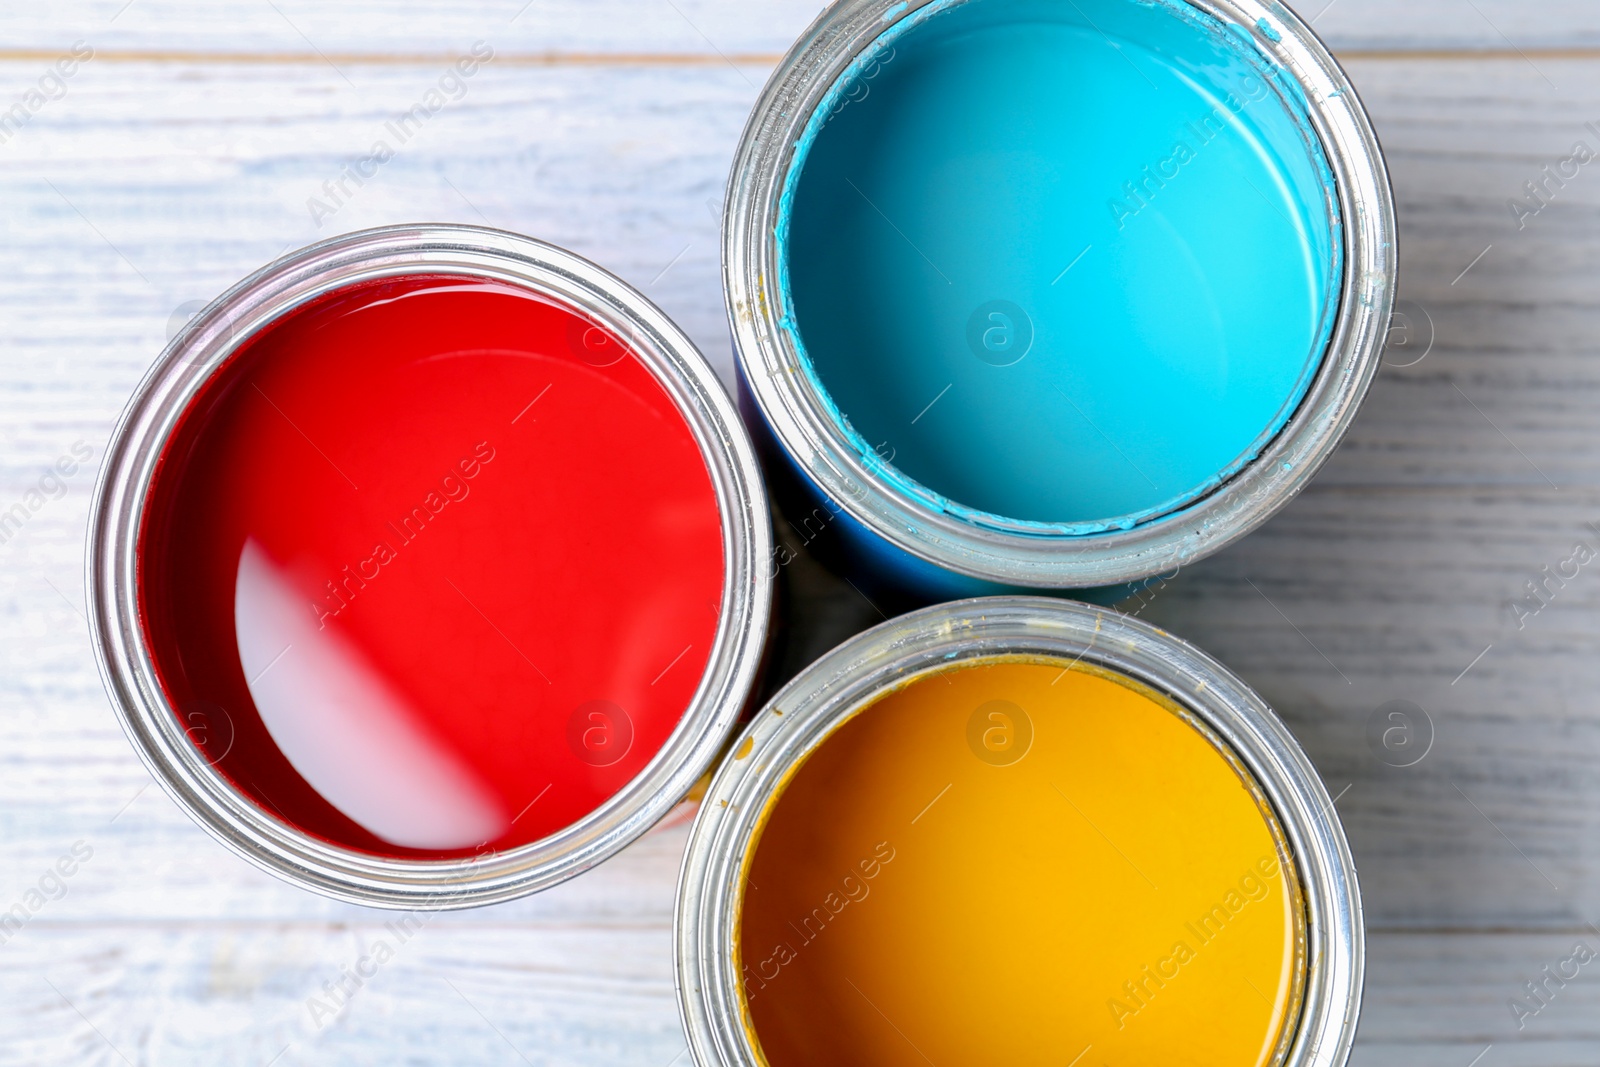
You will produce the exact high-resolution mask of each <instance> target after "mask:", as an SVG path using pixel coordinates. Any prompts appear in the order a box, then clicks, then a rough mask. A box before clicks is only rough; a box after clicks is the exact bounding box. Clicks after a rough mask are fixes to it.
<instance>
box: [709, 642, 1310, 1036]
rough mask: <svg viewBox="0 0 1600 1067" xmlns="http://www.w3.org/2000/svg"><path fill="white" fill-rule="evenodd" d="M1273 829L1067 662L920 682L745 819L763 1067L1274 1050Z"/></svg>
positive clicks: (1293, 970)
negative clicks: (760, 821)
mask: <svg viewBox="0 0 1600 1067" xmlns="http://www.w3.org/2000/svg"><path fill="white" fill-rule="evenodd" d="M1287 856H1288V853H1287V849H1286V846H1285V843H1284V841H1283V838H1282V832H1281V830H1280V829H1279V827H1278V825H1277V821H1276V819H1275V818H1274V817H1273V815H1272V814H1271V811H1270V808H1269V807H1268V806H1267V804H1266V802H1265V800H1264V798H1263V797H1262V796H1261V794H1260V792H1259V790H1257V789H1256V788H1255V787H1254V785H1253V783H1252V782H1251V780H1250V779H1249V778H1248V777H1246V775H1245V774H1244V773H1243V772H1242V770H1241V768H1240V767H1239V766H1238V764H1237V763H1236V761H1235V760H1234V759H1233V758H1232V757H1231V756H1230V755H1229V754H1227V753H1226V752H1225V751H1224V750H1223V749H1222V748H1221V747H1220V746H1219V743H1218V742H1216V741H1215V740H1214V738H1213V737H1212V735H1210V734H1209V733H1208V732H1205V731H1204V730H1202V729H1201V728H1199V727H1198V726H1196V725H1195V723H1194V722H1193V721H1192V720H1191V719H1190V718H1189V717H1188V716H1187V715H1186V714H1185V713H1182V712H1181V711H1180V710H1179V709H1178V708H1177V706H1176V705H1173V704H1170V703H1169V702H1167V701H1166V700H1164V699H1162V698H1158V697H1156V696H1155V695H1154V694H1153V693H1151V692H1150V691H1148V690H1145V689H1143V688H1141V687H1137V686H1136V684H1134V683H1131V682H1129V681H1128V680H1126V679H1123V678H1121V677H1120V676H1117V675H1111V674H1105V673H1100V672H1099V671H1097V670H1093V669H1089V668H1086V667H1084V666H1083V665H1081V664H1077V665H1074V664H1068V663H1065V662H1057V661H1052V660H1035V659H1023V658H1017V657H1009V658H995V659H989V660H983V661H978V662H977V663H975V664H972V665H965V666H961V667H956V668H952V669H950V670H947V671H943V672H939V673H935V674H931V675H924V676H922V677H920V678H918V679H915V680H913V681H912V682H911V683H910V684H908V685H906V686H905V687H903V688H901V689H899V690H897V691H894V692H892V693H890V694H888V695H886V696H883V697H881V698H879V699H877V700H876V701H875V702H873V703H871V704H869V705H868V706H867V707H866V708H865V709H864V710H862V711H860V712H858V713H857V714H856V715H855V716H854V717H852V718H851V719H849V720H847V721H846V722H845V723H844V724H843V725H841V726H839V727H838V728H837V729H836V730H835V731H834V732H833V734H832V735H830V736H829V737H828V738H827V739H826V740H824V741H823V742H822V744H821V746H820V747H819V748H817V749H816V750H815V751H814V752H813V753H812V754H811V756H810V757H809V758H808V759H807V760H806V761H805V762H804V763H802V764H801V765H800V766H799V768H798V770H796V771H795V772H794V773H793V774H792V776H791V777H790V779H789V781H788V782H787V783H786V786H785V788H784V789H783V791H782V792H781V793H780V794H779V795H778V797H777V799H776V800H775V801H773V802H772V803H771V804H770V806H769V808H768V810H767V812H766V813H765V823H764V825H763V828H762V830H761V832H760V836H759V837H758V839H757V841H756V844H755V847H754V849H753V850H752V856H751V859H750V860H749V862H748V865H747V868H746V881H745V886H744V892H743V898H742V904H741V914H740V919H739V939H738V953H739V960H738V963H739V965H740V968H741V971H740V973H741V974H742V975H743V979H744V981H743V992H744V995H745V998H746V1008H747V1021H748V1024H749V1026H750V1029H751V1032H752V1034H753V1036H754V1038H755V1040H756V1042H757V1043H758V1045H759V1048H760V1050H761V1052H762V1054H763V1056H764V1058H765V1061H766V1062H767V1063H768V1064H770V1065H771V1067H799V1065H802V1064H818V1063H829V1064H860V1065H868V1064H873V1065H879V1067H884V1065H905V1067H914V1065H917V1064H926V1063H929V1062H932V1063H936V1064H940V1065H941V1067H945V1065H949V1067H966V1065H977V1064H989V1063H1005V1064H1017V1065H1033V1064H1038V1065H1041V1067H1042V1065H1046V1064H1049V1065H1055V1067H1060V1065H1063V1064H1068V1063H1073V1062H1074V1061H1077V1060H1078V1059H1079V1058H1080V1057H1083V1056H1084V1053H1085V1050H1086V1049H1090V1050H1092V1052H1091V1053H1090V1054H1089V1055H1088V1057H1087V1058H1084V1059H1082V1062H1086V1063H1094V1064H1099V1065H1103V1067H1148V1065H1150V1064H1179V1063H1184V1064H1191V1063H1192V1064H1231V1065H1242V1067H1259V1065H1266V1064H1271V1063H1275V1062H1278V1061H1279V1060H1280V1059H1281V1056H1282V1053H1283V1051H1284V1049H1285V1048H1286V1046H1287V1042H1288V1040H1289V1039H1290V1038H1291V1037H1292V1029H1293V1026H1292V1024H1293V1020H1294V1019H1295V1017H1296V1015H1297V1013H1298V1011H1299V1006H1300V1000H1301V996H1302V990H1303V984H1304V968H1305V964H1304V959H1303V948H1302V945H1303V936H1304V934H1303V930H1304V918H1303V914H1304V913H1303V905H1302V902H1301V896H1300V892H1299V888H1298V884H1297V883H1296V882H1295V881H1294V877H1295V876H1294V873H1293V868H1292V866H1291V865H1290V863H1289V862H1288V861H1287Z"/></svg>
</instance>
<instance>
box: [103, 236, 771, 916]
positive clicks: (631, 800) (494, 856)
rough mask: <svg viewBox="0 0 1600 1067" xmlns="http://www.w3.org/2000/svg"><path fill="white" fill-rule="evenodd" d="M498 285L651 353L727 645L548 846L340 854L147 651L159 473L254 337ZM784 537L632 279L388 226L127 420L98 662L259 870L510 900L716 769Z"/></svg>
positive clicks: (332, 258) (154, 381)
mask: <svg viewBox="0 0 1600 1067" xmlns="http://www.w3.org/2000/svg"><path fill="white" fill-rule="evenodd" d="M430 272H433V273H457V274H465V275H477V276H482V277H488V278H495V279H498V280H502V281H505V282H508V283H510V284H513V285H516V286H519V287H522V288H527V289H532V290H535V291H539V292H543V293H545V294H547V295H549V296H551V297H554V298H555V299H557V300H559V301H561V302H563V303H565V304H568V305H570V306H574V307H577V308H580V309H582V310H583V311H584V312H586V313H587V314H589V315H591V316H593V317H594V318H595V319H596V321H599V322H602V323H604V324H606V325H607V327H608V328H611V329H613V330H615V331H616V332H617V333H619V334H620V335H621V336H623V337H625V338H626V339H627V340H628V342H629V343H630V344H631V345H632V346H633V347H634V349H635V350H636V351H637V352H638V354H639V357H640V358H641V360H642V361H644V362H645V363H646V365H647V366H648V368H649V369H650V370H651V371H652V373H653V374H654V376H655V377H656V378H657V380H658V381H660V382H661V384H662V385H663V387H664V388H666V389H667V390H668V392H669V394H670V395H671V396H672V397H673V400H674V402H675V403H676V405H677V407H678V409H679V410H680V411H681V412H682V413H683V416H684V418H685V421H686V422H687V423H688V424H689V426H690V427H691V429H692V431H693V432H694V434H695V436H696V438H697V440H698V442H699V445H700V450H701V454H702V455H703V456H704V457H705V461H706V466H707V469H708V472H709V473H710V475H711V478H712V482H713V486H714V489H715V492H716V495H717V499H718V505H719V509H720V510H721V513H722V536H723V557H724V583H725V584H724V588H723V597H722V604H721V609H720V614H719V620H718V625H717V631H716V637H715V641H714V644H713V647H712V650H711V653H710V658H709V661H708V664H707V668H706V671H705V674H704V675H703V676H702V678H701V682H700V685H699V687H698V688H697V689H696V691H695V694H694V696H693V698H692V699H691V701H690V704H689V706H688V708H687V709H686V710H685V711H684V714H683V717H682V719H681V720H680V722H679V724H678V726H677V727H676V728H675V729H674V731H673V732H672V734H671V735H670V737H669V738H668V740H667V742H666V744H665V745H664V746H663V747H662V749H661V750H660V751H659V752H658V753H657V754H656V756H655V758H654V759H652V760H651V762H650V763H649V764H648V765H647V766H646V767H645V769H644V770H643V771H641V772H640V774H639V775H638V776H636V777H635V778H634V779H633V781H632V782H630V783H629V784H628V786H627V787H625V788H624V789H623V790H622V791H621V792H619V793H618V794H616V795H615V796H613V797H612V798H611V799H610V800H608V801H607V802H606V803H605V804H603V805H601V806H600V807H599V808H597V809H596V810H595V811H594V812H591V813H590V814H589V815H588V816H586V817H585V818H583V819H581V820H579V821H578V822H577V823H574V824H573V825H571V826H568V827H565V828H563V829H562V830H561V831H559V832H557V833H556V834H553V835H551V836H549V837H546V838H543V839H541V840H539V841H536V842H533V843H531V844H528V845H524V846H520V847H518V848H514V849H508V850H505V851H503V852H497V853H485V854H480V855H476V856H473V857H470V858H463V859H456V860H443V861H421V860H415V861H414V860H397V859H391V858H386V857H380V856H373V855H368V854H365V853H360V852H356V851H354V850H350V849H345V848H341V847H338V846H334V845H330V844H328V843H326V842H323V841H321V840H319V839H316V838H314V837H312V836H311V835H308V834H305V833H303V832H301V831H299V830H297V829H294V828H291V827H288V826H287V825H285V824H283V823H282V822H280V821H278V820H277V819H274V818H271V817H269V816H267V815H265V813H263V812H262V810H261V809H260V808H259V807H258V806H257V805H256V804H255V803H254V802H253V801H251V800H250V799H249V798H247V797H245V796H244V795H243V794H242V793H241V792H239V791H238V790H237V789H236V788H235V787H233V786H232V785H231V784H230V783H229V782H227V781H226V779H224V778H223V777H222V776H221V775H220V774H219V773H218V772H217V771H216V770H215V769H214V768H212V767H210V766H209V765H208V764H207V763H206V761H205V759H204V758H203V757H202V756H201V755H200V753H199V752H198V750H197V749H196V748H195V747H194V745H193V744H192V743H190V741H189V739H188V738H187V737H186V736H185V734H184V731H183V728H182V726H181V725H180V723H179V720H178V717H177V715H176V714H175V712H174V711H173V710H172V709H171V707H170V706H169V705H168V703H167V701H166V698H165V696H164V694H163V693H162V690H161V687H160V685H159V683H158V682H157V679H156V675H155V670H154V666H153V663H152V661H151V657H150V654H149V651H148V650H147V649H146V648H145V647H144V642H143V637H142V633H141V630H140V625H139V612H138V603H137V587H136V584H135V579H136V572H137V559H136V548H137V538H138V532H139V525H140V520H141V516H142V509H143V504H144V498H145V494H146V492H147V490H148V486H149V483H150V476H151V473H152V471H153V469H154V465H155V462H156V460H157V458H158V457H159V454H160V451H161V449H162V447H163V446H164V444H165V442H166V440H167V437H168V435H169V434H170V432H171V431H172V429H173V427H174V426H175V424H176V422H177V420H178V418H179V416H180V415H181V414H182V412H183V411H184V409H185V408H186V406H187V404H188V402H189V401H190V400H191V399H192V398H193V397H194V395H195V394H196V393H197V392H198V390H199V389H200V387H201V386H202V385H203V383H204V382H205V381H206V380H207V379H208V378H209V376H210V375H211V373H212V372H213V371H214V370H215V369H216V368H217V367H218V366H219V365H220V364H221V363H222V362H223V361H224V360H226V358H227V357H228V356H229V355H230V354H231V353H232V352H233V351H234V350H235V349H236V348H237V347H238V345H239V344H240V343H242V342H243V340H245V339H246V338H248V337H250V336H252V335H253V334H254V333H256V332H257V331H258V330H260V329H261V328H262V327H263V326H265V325H266V324H268V323H269V322H271V321H272V320H273V319H275V318H276V317H278V316H280V315H282V314H284V313H286V312H288V311H289V310H292V309H293V308H295V307H298V306H300V305H301V304H303V303H305V302H306V301H308V300H310V299H313V298H315V297H317V296H319V295H322V294H323V293H326V292H328V291H330V290H332V289H336V288H340V287H342V286H345V285H349V284H352V283H355V282H359V281H364V280H369V279H373V278H381V277H389V276H395V275H403V274H415V273H430ZM771 552H772V531H771V525H770V519H769V515H768V511H767V502H766V492H765V488H764V486H763V483H762V480H761V476H760V468H759V466H758V464H757V461H756V458H755V453H754V450H753V448H752V446H751V443H750V440H749V438H748V436H747V434H746V433H745V431H744V427H743V424H742V423H741V422H740V421H739V416H738V413H737V411H736V409H735V407H734V405H733V403H732V401H731V400H730V399H729V397H728V395H727V393H726V392H725V390H724V388H723V386H722V384H721V382H720V381H719V380H718V379H717V376H716V374H715V372H714V371H713V370H712V369H711V366H710V364H709V363H707V362H706V360H705V357H704V356H703V355H701V354H700V352H699V351H698V350H697V349H696V347H695V346H694V343H693V342H692V341H690V340H689V338H688V337H687V336H686V335H685V334H684V333H683V332H682V331H681V330H680V329H678V327H677V326H676V325H674V324H673V323H672V321H671V320H670V319H668V318H667V316H666V315H665V313H663V312H662V311H661V310H660V309H659V308H657V307H656V306H655V305H654V304H652V303H651V302H650V301H649V300H648V299H647V298H645V297H644V296H643V295H642V294H640V293H639V292H637V291H636V290H634V289H633V288H632V287H631V286H629V285H628V284H627V283H626V282H624V281H622V280H621V279H620V278H617V277H616V276H615V275H613V274H610V273H609V272H607V271H605V270H603V269H602V268H600V267H598V266H596V265H595V264H593V263H590V262H589V261H588V260H585V259H583V258H581V257H580V256H577V255H575V254H574V253H571V252H568V251H566V250H564V249H560V248H557V247H555V246H553V245H549V244H546V243H544V242H541V241H537V240H534V239H533V238H529V237H524V236H522V235H519V234H514V233H509V232H505V231H500V230H491V229H487V228H482V227H476V226H463V225H446V224H427V225H411V226H390V227H382V228H378V229H372V230H364V231H359V232H356V233H351V234H346V235H343V236H339V237H334V238H331V239H329V240H326V241H322V242H319V243H317V244H314V245H311V246H308V247H306V248H303V249H300V250H298V251H296V252H292V253H289V254H288V255H286V256H284V257H282V258H280V259H278V260H276V261H274V262H272V263H270V264H268V265H267V266H265V267H263V268H261V269H260V270H258V271H256V272H255V273H253V274H251V275H250V276H249V277H247V278H245V279H243V280H242V281H240V282H239V283H237V284H236V285H234V286H233V287H232V288H230V289H229V290H228V291H227V292H225V293H223V294H222V295H221V296H219V297H218V298H217V299H216V300H214V301H213V302H212V303H211V304H210V305H208V306H207V307H206V308H205V309H203V310H202V311H201V312H200V313H199V314H198V315H197V316H196V317H195V318H194V320H192V321H191V322H190V323H189V325H188V326H187V327H186V328H185V329H184V330H182V331H181V332H180V333H179V334H178V335H177V336H176V337H174V338H173V340H172V342H171V343H170V344H169V345H168V346H167V348H166V350H165V351H164V352H163V353H162V355H161V357H160V359H159V360H158V361H157V362H156V364H155V365H154V366H153V367H152V368H151V370H150V371H149V373H148V374H147V375H146V376H145V378H144V380H143V381H142V382H141V383H140V385H139V387H138V389H137V390H136V391H135V393H134V395H133V398H132V399H131V400H130V401H129V403H128V406H127V407H126V409H125V410H124V411H123V413H122V416H121V418H120V419H119V420H118V423H117V426H116V429H115V431H114V432H113V434H112V437H111V442H110V445H109V447H108V448H107V451H106V461H105V464H104V466H103V468H102V470H101V473H100V477H99V480H98V484H97V485H96V488H95V496H94V503H93V506H92V510H91V517H90V523H89V531H88V538H87V549H86V554H85V555H86V559H85V566H86V577H85V585H86V589H87V593H88V607H89V620H90V631H91V637H92V643H93V645H94V649H95V657H96V660H97V662H98V664H99V668H100V673H101V678H102V680H103V682H104V684H105V687H106V692H107V694H108V695H109V696H110V698H111V703H112V705H113V708H114V709H115V711H116V713H117V716H118V719H119V720H120V722H121V724H122V727H123V729H124V731H125V732H126V734H127V735H128V739H129V741H130V742H131V743H132V745H133V747H134V750H135V751H136V752H137V753H138V754H139V756H140V758H141V760H142V761H143V762H144V764H145V766H146V768H147V769H148V770H149V771H150V773H151V775H152V776H153V777H154V778H155V779H156V780H157V781H158V782H160V783H161V785H162V786H163V788H165V789H166V791H167V792H168V794H169V795H170V796H171V797H172V798H173V800H174V801H176V802H177V803H178V805H179V807H181V808H183V809H184V810H185V811H187V812H188V813H189V815H190V816H191V817H192V818H194V819H195V821H196V822H198V823H199V824H200V826H201V827H202V828H203V829H205V830H206V831H207V832H208V833H210V834H211V836H213V837H214V838H216V839H217V840H218V841H220V842H221V843H222V844H223V845H225V846H226V847H228V848H229V849H230V850H232V851H233V852H234V853H235V854H237V855H239V856H241V857H243V858H244V859H246V860H248V861H249V862H251V863H253V864H255V865H256V866H258V867H260V868H262V869H263V870H266V871H268V872H269V873H272V874H276V875H278V876H279V877H281V878H284V879H285V880H287V881H289V882H291V883H293V884H296V885H299V886H301V887H303V888H306V889H310V890H313V891H315V892H318V893H321V894H323V895H325V896H329V897H333V898H335V899H338V900H343V901H347V902H350V903H355V904H364V905H369V906H375V907H389V908H406V909H419V908H428V909H455V908H465V907H474V906H478V905H481V904H488V903H494V902H498V901H503V900H510V899H514V898H516V897H519V896H523V895H525V894H528V893H532V892H535V891H538V890H540V889H544V888H548V887H549V886H551V885H554V884H556V883H557V882H560V881H563V880H565V879H567V878H570V877H573V876H575V875H577V874H579V873H581V872H583V871H584V870H587V869H588V868H590V867H592V866H594V865H595V864H597V863H599V862H601V861H603V860H604V859H606V858H608V857H610V856H611V855H613V854H615V853H616V852H617V851H619V850H620V849H622V848H623V847H624V846H626V845H627V844H628V843H629V842H631V841H633V840H634V839H635V838H637V837H638V836H639V835H640V834H642V833H643V832H644V831H646V830H647V829H649V828H650V826H652V825H653V824H654V823H655V822H656V821H657V820H658V819H660V818H661V817H662V816H663V815H665V814H666V813H667V812H668V811H669V810H670V809H671V808H672V807H673V805H675V804H676V803H678V802H679V801H680V800H681V799H682V798H683V796H684V795H685V794H686V793H687V792H688V791H689V789H690V788H691V787H692V786H693V784H694V783H695V782H696V781H697V780H698V779H699V777H700V776H701V775H702V774H703V773H704V772H705V770H706V769H707V768H708V767H710V765H711V764H712V762H713V760H714V759H715V758H716V755H717V753H718V752H719V751H720V750H721V748H722V745H723V742H724V741H725V739H726V737H727V735H728V734H729V732H731V730H732V729H733V727H734V725H735V724H736V722H737V721H738V717H739V715H740V714H741V712H742V711H743V710H744V707H745V704H746V702H747V700H748V699H749V695H750V692H751V689H752V686H753V684H754V681H755V679H756V676H757V672H758V669H759V667H760V663H761V656H762V652H763V649H764V645H765V637H766V633H767V628H768V624H769V620H770V614H771V605H772V582H771V579H770V577H769V575H768V570H769V567H768V562H769V558H770V556H771Z"/></svg>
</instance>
